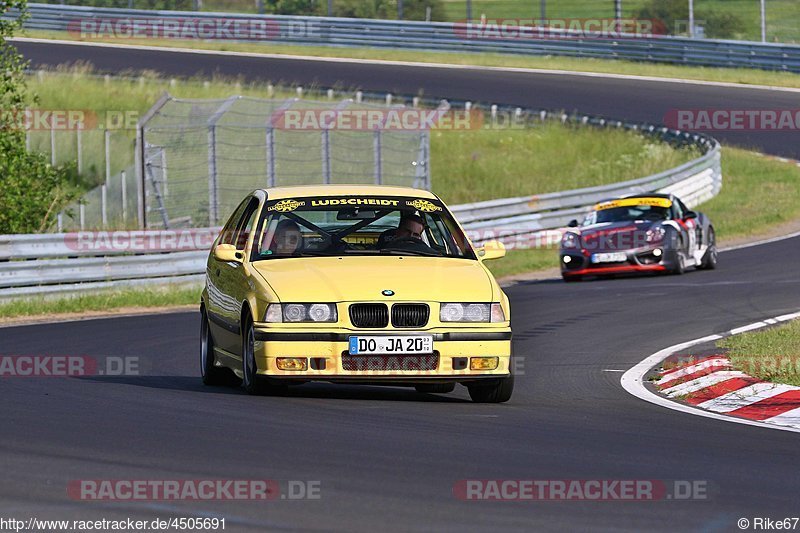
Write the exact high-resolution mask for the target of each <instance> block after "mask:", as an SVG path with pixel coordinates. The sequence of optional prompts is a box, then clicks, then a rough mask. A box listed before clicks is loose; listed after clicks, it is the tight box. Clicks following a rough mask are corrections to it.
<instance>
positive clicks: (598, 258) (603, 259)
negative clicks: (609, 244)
mask: <svg viewBox="0 0 800 533" xmlns="http://www.w3.org/2000/svg"><path fill="white" fill-rule="evenodd" d="M627 260H628V256H627V254H625V253H624V252H609V253H602V254H592V263H621V262H623V261H627Z"/></svg>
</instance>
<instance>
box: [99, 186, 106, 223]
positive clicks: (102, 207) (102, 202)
mask: <svg viewBox="0 0 800 533" xmlns="http://www.w3.org/2000/svg"><path fill="white" fill-rule="evenodd" d="M100 220H102V221H103V228H105V227H106V226H108V189H107V188H106V184H105V183H104V184H103V185H101V186H100Z"/></svg>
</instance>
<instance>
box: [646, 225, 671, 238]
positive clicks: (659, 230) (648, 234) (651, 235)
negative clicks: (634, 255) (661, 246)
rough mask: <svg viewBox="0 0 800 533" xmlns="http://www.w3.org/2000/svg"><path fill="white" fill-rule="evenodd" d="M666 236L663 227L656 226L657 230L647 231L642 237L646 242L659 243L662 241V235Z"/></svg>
mask: <svg viewBox="0 0 800 533" xmlns="http://www.w3.org/2000/svg"><path fill="white" fill-rule="evenodd" d="M666 234H667V230H665V229H664V227H663V226H658V227H657V228H651V229H649V230H647V232H646V233H645V234H644V235H645V239H646V240H647V242H659V241H662V240H664V235H666Z"/></svg>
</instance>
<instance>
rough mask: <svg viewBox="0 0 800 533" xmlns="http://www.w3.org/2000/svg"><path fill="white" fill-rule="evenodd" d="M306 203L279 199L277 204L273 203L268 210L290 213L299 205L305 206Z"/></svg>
mask: <svg viewBox="0 0 800 533" xmlns="http://www.w3.org/2000/svg"><path fill="white" fill-rule="evenodd" d="M304 205H306V203H305V202H298V201H297V200H291V199H287V200H279V201H278V202H276V203H275V205H271V206H269V207H268V208H267V211H278V212H279V213H288V212H289V211H294V210H295V209H297V208H298V207H303V206H304Z"/></svg>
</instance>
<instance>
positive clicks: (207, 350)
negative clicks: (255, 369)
mask: <svg viewBox="0 0 800 533" xmlns="http://www.w3.org/2000/svg"><path fill="white" fill-rule="evenodd" d="M215 362H216V356H215V355H214V339H213V338H212V337H211V330H210V329H209V327H208V317H207V316H206V312H205V310H203V312H202V313H201V315H200V375H201V376H203V384H204V385H227V384H228V382H229V381H230V378H231V376H230V373H229V372H228V371H227V369H225V368H222V367H219V366H216V365H215V364H214V363H215Z"/></svg>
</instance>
